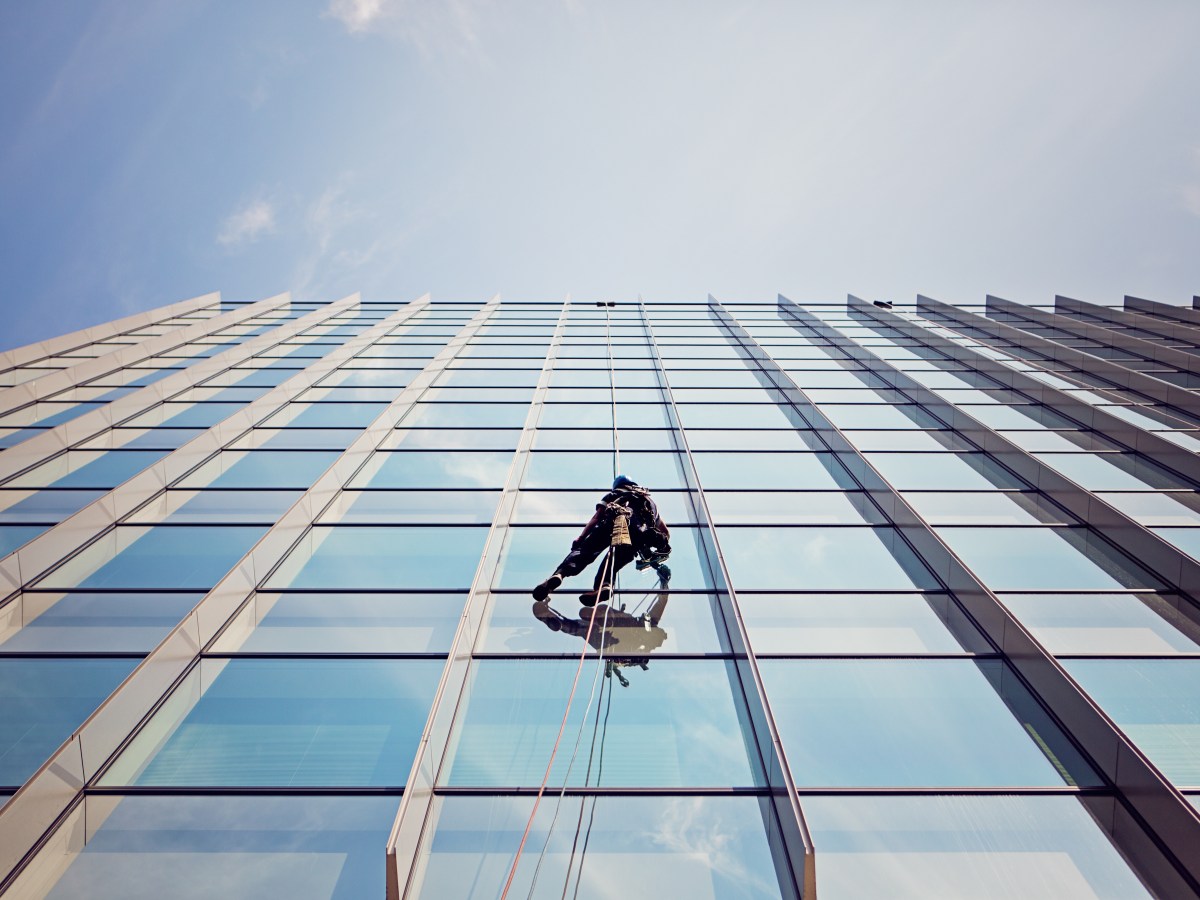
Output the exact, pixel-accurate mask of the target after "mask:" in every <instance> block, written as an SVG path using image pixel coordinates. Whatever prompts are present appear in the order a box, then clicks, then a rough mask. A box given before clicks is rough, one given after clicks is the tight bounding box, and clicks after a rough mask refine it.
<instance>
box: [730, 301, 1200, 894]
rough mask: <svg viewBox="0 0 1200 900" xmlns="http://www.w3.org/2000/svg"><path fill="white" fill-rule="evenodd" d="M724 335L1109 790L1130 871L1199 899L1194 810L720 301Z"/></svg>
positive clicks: (1199, 818)
mask: <svg viewBox="0 0 1200 900" xmlns="http://www.w3.org/2000/svg"><path fill="white" fill-rule="evenodd" d="M721 314H722V315H723V316H724V317H725V319H726V321H727V324H728V326H729V328H730V331H731V334H733V335H734V336H735V337H736V338H737V339H738V340H740V341H741V342H742V343H743V345H744V346H745V347H746V349H747V350H749V351H750V352H751V353H752V355H753V357H754V358H756V359H758V360H759V361H760V365H762V366H763V368H764V371H766V372H769V373H770V375H771V377H772V380H774V381H775V383H776V384H778V385H779V387H780V389H781V390H782V391H783V393H784V395H785V396H786V397H787V398H788V401H789V402H790V403H791V404H792V405H793V406H794V407H796V408H797V410H798V411H800V412H801V413H802V414H803V416H804V417H805V418H806V419H809V420H810V424H811V425H812V426H813V428H815V429H816V430H817V433H818V435H819V436H820V437H821V439H822V440H823V441H824V442H825V443H826V444H827V446H829V448H830V450H831V451H832V452H833V453H834V455H835V456H836V457H837V458H838V459H839V460H840V461H841V462H842V463H843V465H845V467H846V469H847V470H848V471H849V472H850V474H851V477H853V478H854V479H855V480H856V481H857V482H858V483H859V484H860V485H861V486H862V488H863V489H864V490H865V491H866V492H867V493H868V495H869V496H870V497H871V499H872V500H873V501H874V503H875V504H876V506H877V507H878V508H879V510H880V512H882V513H883V515H884V516H885V517H886V518H887V520H888V521H890V522H891V523H892V524H893V525H894V526H895V528H896V529H897V531H898V533H899V534H900V536H901V537H902V539H903V540H904V541H905V542H906V543H907V544H908V545H909V546H910V547H911V548H912V549H913V550H914V551H915V553H916V555H917V556H918V557H919V558H920V559H922V560H924V562H925V564H926V565H927V566H928V567H929V569H930V570H931V571H932V572H933V573H934V574H935V576H936V577H937V578H938V580H939V581H940V582H941V583H942V584H943V585H944V586H945V587H946V588H947V590H949V591H950V592H951V595H952V596H953V597H954V598H955V599H956V600H957V601H958V603H959V604H960V605H961V607H962V609H963V610H964V611H965V612H966V614H967V615H968V616H969V617H970V619H971V621H972V622H973V624H974V625H975V626H976V627H977V628H978V629H979V630H980V632H981V633H982V634H983V635H984V636H985V637H986V638H987V639H988V641H989V642H990V643H991V644H992V645H993V646H994V647H995V649H996V651H997V652H998V653H1000V654H1001V656H1002V657H1003V658H1004V659H1005V660H1006V661H1007V662H1008V663H1009V665H1010V666H1011V668H1012V670H1013V671H1014V672H1015V673H1016V674H1017V676H1018V677H1019V678H1020V679H1021V681H1022V682H1023V683H1024V685H1025V686H1026V687H1027V688H1028V689H1029V691H1030V693H1031V694H1032V696H1033V697H1034V698H1036V699H1037V700H1039V701H1040V703H1041V704H1042V706H1043V708H1044V709H1045V710H1046V711H1047V712H1048V714H1049V715H1050V716H1051V717H1052V718H1053V719H1054V720H1056V721H1057V723H1058V724H1059V725H1060V726H1061V727H1062V730H1063V732H1064V734H1065V735H1067V737H1068V739H1069V740H1071V741H1072V742H1073V743H1074V744H1075V745H1076V746H1077V747H1078V748H1079V749H1081V750H1082V751H1083V753H1084V754H1085V756H1086V757H1087V758H1088V761H1089V762H1090V763H1091V765H1092V766H1093V767H1094V768H1095V769H1096V770H1097V771H1098V772H1099V773H1100V774H1101V775H1102V777H1103V778H1104V779H1105V780H1106V781H1107V782H1108V783H1109V784H1110V785H1111V786H1112V787H1113V789H1114V791H1115V793H1116V797H1117V798H1118V800H1119V802H1118V803H1116V804H1114V807H1113V810H1112V818H1111V819H1110V820H1109V821H1108V822H1107V823H1106V824H1105V830H1106V831H1107V832H1108V833H1109V834H1110V835H1111V837H1112V839H1113V841H1114V842H1115V843H1116V844H1117V845H1118V846H1119V847H1120V848H1121V849H1122V850H1123V851H1124V853H1125V855H1126V857H1127V858H1128V859H1129V861H1130V862H1131V864H1132V865H1134V867H1135V868H1136V869H1137V871H1138V874H1139V875H1140V876H1141V877H1142V878H1143V879H1145V880H1146V881H1147V882H1148V883H1149V884H1151V885H1152V886H1153V887H1154V888H1155V889H1156V890H1158V891H1161V892H1162V893H1163V895H1164V896H1169V897H1172V898H1174V897H1180V898H1182V897H1200V855H1197V854H1196V853H1195V848H1196V847H1197V846H1200V813H1197V811H1196V810H1195V809H1194V808H1193V807H1192V806H1191V804H1189V803H1188V802H1187V801H1186V800H1185V799H1184V798H1183V796H1182V795H1181V794H1180V793H1179V791H1178V790H1177V789H1176V788H1175V787H1174V786H1173V785H1172V784H1170V782H1169V781H1168V780H1167V779H1166V778H1164V777H1163V776H1162V774H1161V773H1160V772H1159V771H1158V769H1157V768H1155V766H1154V765H1153V764H1152V763H1150V761H1149V760H1148V759H1147V758H1146V756H1145V755H1144V754H1143V753H1142V752H1141V750H1140V749H1139V748H1138V747H1136V746H1135V745H1134V744H1133V742H1131V741H1130V740H1129V739H1128V738H1127V737H1126V736H1125V734H1124V733H1123V732H1122V731H1121V730H1120V729H1119V728H1118V727H1117V726H1116V725H1115V724H1114V723H1113V722H1112V720H1111V719H1109V718H1108V716H1107V715H1105V713H1104V712H1103V711H1102V710H1101V709H1100V708H1099V707H1098V706H1097V705H1096V704H1095V702H1094V701H1093V700H1092V699H1091V698H1090V697H1089V696H1088V695H1087V694H1086V693H1085V692H1084V691H1083V690H1082V689H1081V688H1080V687H1079V685H1078V684H1076V682H1075V681H1074V679H1072V678H1071V676H1070V675H1069V674H1068V673H1067V671H1066V670H1065V669H1064V668H1063V667H1062V666H1061V665H1060V664H1059V663H1058V661H1057V660H1056V659H1055V658H1054V657H1053V656H1052V655H1051V654H1050V653H1048V652H1047V651H1046V649H1045V648H1044V647H1043V646H1042V645H1041V644H1040V643H1039V642H1038V641H1037V640H1036V639H1035V638H1034V637H1033V635H1032V634H1031V633H1030V632H1029V631H1028V630H1027V629H1026V628H1025V627H1024V625H1022V624H1021V622H1020V621H1019V620H1018V619H1017V618H1016V617H1015V616H1013V615H1012V613H1011V612H1009V610H1008V608H1007V607H1006V606H1004V604H1003V603H1002V602H1001V601H1000V600H999V598H998V597H997V596H996V595H995V594H994V593H993V592H992V591H991V590H990V589H989V588H988V587H987V586H986V585H984V584H983V582H982V581H980V580H979V579H978V578H977V577H976V575H975V574H974V573H973V572H972V571H971V570H970V569H969V568H967V566H966V565H965V564H964V563H963V562H962V561H961V560H960V559H959V558H958V556H957V555H956V554H955V553H954V551H953V550H952V549H951V548H950V547H949V546H947V545H946V544H945V543H944V542H943V541H942V539H941V538H940V536H938V534H937V533H936V532H935V531H934V530H933V529H932V528H930V526H929V525H928V523H926V522H925V520H924V519H923V518H921V517H920V516H919V515H918V514H917V513H916V511H915V510H913V508H912V507H911V506H909V505H908V502H907V501H906V500H905V499H904V497H903V496H902V495H901V494H900V493H898V492H897V491H896V490H895V489H894V488H893V487H892V486H891V485H890V484H889V483H888V482H887V480H886V479H885V478H884V477H883V476H882V475H880V474H879V472H878V471H877V470H876V469H875V468H874V467H873V466H872V465H871V464H870V462H869V461H868V460H867V459H866V457H864V456H863V455H862V453H861V452H860V451H859V450H858V449H857V448H856V447H855V446H854V445H853V444H852V443H851V442H850V441H849V439H848V438H846V436H845V435H844V434H842V432H841V429H839V428H837V427H836V426H835V425H834V424H833V423H832V422H831V421H830V420H829V419H828V418H827V417H826V416H825V415H824V413H822V412H821V411H820V409H819V408H818V407H817V406H816V405H815V404H813V403H812V401H811V400H809V399H808V397H807V395H805V393H804V391H803V390H802V389H801V388H800V387H799V385H797V384H796V383H795V381H794V380H793V379H792V378H791V376H790V375H789V374H788V373H787V372H786V371H785V370H784V369H783V368H782V367H781V366H780V365H779V364H778V363H777V362H776V361H775V360H774V359H773V358H772V357H771V355H770V353H768V352H767V351H766V350H765V349H764V348H763V347H762V346H761V345H759V344H758V342H757V341H755V340H754V338H753V336H751V335H750V334H749V333H748V332H746V330H745V329H744V328H743V327H742V326H741V325H740V324H739V323H737V321H736V319H734V318H733V316H732V315H731V314H730V313H729V312H728V311H727V310H725V309H724V307H721Z"/></svg>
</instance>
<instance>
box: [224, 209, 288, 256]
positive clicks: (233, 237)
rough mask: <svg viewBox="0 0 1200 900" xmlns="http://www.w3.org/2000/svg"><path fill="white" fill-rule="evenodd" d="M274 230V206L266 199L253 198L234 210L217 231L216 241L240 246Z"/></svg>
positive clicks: (227, 245)
mask: <svg viewBox="0 0 1200 900" xmlns="http://www.w3.org/2000/svg"><path fill="white" fill-rule="evenodd" d="M274 230H275V207H274V206H272V205H271V203H270V201H267V200H254V201H252V202H250V203H248V204H246V205H245V206H243V207H242V208H241V209H239V210H237V211H236V212H234V213H233V214H232V215H231V216H230V217H229V218H228V219H226V220H225V223H224V224H223V225H222V226H221V230H220V231H219V232H218V233H217V243H218V244H221V245H222V246H225V247H240V246H243V245H245V244H250V243H253V242H254V241H256V240H258V239H259V238H260V237H262V236H263V235H264V234H270V233H271V232H273V231H274Z"/></svg>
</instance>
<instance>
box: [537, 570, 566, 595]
mask: <svg viewBox="0 0 1200 900" xmlns="http://www.w3.org/2000/svg"><path fill="white" fill-rule="evenodd" d="M561 584H562V576H561V575H559V574H558V573H557V572H555V573H554V574H553V575H551V576H550V577H549V578H547V579H546V580H545V581H543V582H542V583H541V584H539V585H538V586H537V587H535V588H534V589H533V599H534V600H545V599H546V598H547V597H549V596H550V594H551V593H553V592H554V591H555V590H557V589H558V587H559V585H561Z"/></svg>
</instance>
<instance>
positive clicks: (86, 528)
mask: <svg viewBox="0 0 1200 900" xmlns="http://www.w3.org/2000/svg"><path fill="white" fill-rule="evenodd" d="M352 299H353V298H347V301H343V302H347V305H350V303H349V301H352ZM323 312H327V310H318V311H317V312H314V313H311V314H310V315H312V316H316V317H318V318H319V317H320V314H321V313H323ZM369 333H370V332H364V335H366V334H369ZM365 343H369V339H368V340H367V341H365ZM365 343H364V336H362V335H360V336H359V337H358V338H351V340H350V341H348V342H347V343H346V345H345V347H344V349H345V350H346V352H349V351H350V349H351V348H353V347H357V346H359V345H360V344H363V345H365ZM335 358H336V357H332V356H326V357H323V358H321V359H315V360H313V361H312V364H311V365H310V366H308V367H307V368H305V369H300V370H298V371H297V372H296V374H295V375H292V376H291V377H290V378H288V379H286V380H284V381H282V382H280V384H278V385H276V386H275V387H273V388H271V389H270V390H268V391H267V393H265V394H263V395H262V396H261V397H259V398H258V399H256V400H253V401H250V402H249V403H247V404H245V405H244V406H242V408H240V409H239V410H237V411H236V412H234V413H231V414H230V415H229V416H227V417H226V418H224V419H222V420H221V421H220V422H218V423H217V424H215V425H213V426H211V427H210V428H208V429H206V430H205V431H203V432H202V433H201V434H199V435H197V436H196V437H194V438H192V439H191V440H190V441H187V442H186V443H184V444H183V445H181V446H180V447H178V448H177V449H175V450H173V451H171V452H169V453H167V454H166V455H165V456H163V457H162V458H161V459H159V460H158V461H157V462H154V463H152V464H151V465H149V466H147V467H146V468H144V469H143V470H142V471H140V472H138V473H137V474H135V475H132V476H130V477H129V478H128V479H126V480H125V481H124V482H123V483H121V484H120V485H118V486H117V487H115V488H113V489H112V490H111V491H108V492H107V493H105V494H103V495H101V496H100V497H99V498H97V499H96V500H93V501H92V502H91V503H89V504H88V505H87V506H85V507H83V508H82V509H80V510H78V511H77V512H75V513H73V514H72V515H70V516H68V517H67V518H66V519H63V520H62V521H61V522H59V523H57V524H56V525H55V526H54V527H53V528H51V529H50V530H48V531H45V532H43V533H42V534H40V535H38V536H37V537H35V538H33V539H32V540H30V541H29V542H28V543H26V544H24V545H22V546H21V547H18V548H17V549H15V550H13V551H12V552H11V553H9V554H8V555H7V556H5V557H3V558H2V559H0V583H3V584H4V585H5V586H6V587H7V589H8V590H7V591H6V592H5V593H6V594H7V593H9V592H12V591H16V590H19V589H20V588H22V587H24V586H25V585H27V584H29V583H30V582H32V581H33V580H34V579H37V578H41V577H42V576H44V575H45V574H46V573H48V572H50V571H51V570H52V569H54V568H56V567H57V566H58V565H59V564H61V563H62V562H64V561H66V559H67V558H69V557H70V556H71V555H73V554H74V553H75V552H77V551H79V550H81V549H83V548H84V547H85V546H87V545H88V544H89V543H91V542H92V541H94V540H96V539H97V538H99V537H100V536H102V535H103V534H105V533H107V532H108V530H109V529H110V528H111V527H112V526H113V525H114V524H116V523H117V522H118V521H120V520H121V519H123V518H124V517H126V516H128V515H131V514H133V513H134V512H136V511H137V510H138V509H139V508H141V507H142V506H144V505H145V504H147V503H149V502H151V501H152V500H154V499H156V498H157V497H159V496H161V495H162V494H163V493H164V492H165V491H166V490H167V489H168V487H169V486H170V485H171V484H173V483H174V482H175V481H176V480H177V479H178V478H180V477H181V476H183V475H185V474H186V473H187V472H188V471H190V470H191V469H193V468H194V467H195V466H196V465H198V464H200V463H201V462H202V461H204V460H207V459H209V458H211V457H212V456H214V455H215V454H216V453H218V452H220V450H221V449H222V448H224V447H225V446H226V445H227V444H228V443H229V442H231V441H233V440H236V439H237V438H238V437H240V436H242V435H243V434H245V433H246V432H248V431H249V430H250V429H252V428H253V427H254V425H255V424H256V423H257V422H258V421H259V420H261V419H262V418H265V417H266V416H268V415H270V414H271V413H272V412H274V411H275V410H276V409H278V408H281V407H282V406H283V405H285V404H286V403H288V402H289V401H290V400H291V399H292V398H294V397H295V396H297V395H299V394H300V393H301V392H302V391H303V390H305V389H307V388H308V387H310V386H311V385H312V384H314V383H316V382H317V381H318V380H319V379H320V378H321V377H323V376H324V375H326V374H327V373H328V372H329V371H332V369H333V368H335V367H336V362H335V361H334V359H335ZM197 524H206V523H197ZM2 603H3V601H0V604H2Z"/></svg>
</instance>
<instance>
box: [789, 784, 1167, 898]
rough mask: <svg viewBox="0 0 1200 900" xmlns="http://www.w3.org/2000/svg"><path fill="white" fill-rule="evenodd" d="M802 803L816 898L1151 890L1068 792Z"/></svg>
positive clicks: (1135, 893) (1108, 894)
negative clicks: (813, 854)
mask: <svg viewBox="0 0 1200 900" xmlns="http://www.w3.org/2000/svg"><path fill="white" fill-rule="evenodd" d="M1084 802H1087V801H1084ZM1101 802H1103V801H1101ZM1109 802H1111V801H1109ZM801 805H802V806H803V809H804V817H805V820H806V821H807V823H808V827H809V830H810V831H811V832H812V836H813V842H814V844H815V847H816V853H817V857H818V859H819V860H820V861H821V862H820V865H818V866H817V890H818V891H819V894H820V896H821V898H822V900H826V898H833V900H857V898H866V897H888V898H895V900H928V898H933V897H964V898H965V897H971V898H974V900H1009V898H1013V897H1026V898H1033V897H1037V898H1041V900H1058V898H1065V897H1073V898H1103V900H1125V898H1131V900H1132V898H1137V897H1149V896H1150V894H1149V893H1147V891H1146V889H1145V888H1144V887H1142V885H1141V883H1140V882H1139V881H1138V880H1137V878H1136V877H1135V876H1134V874H1133V873H1132V872H1131V871H1130V870H1129V867H1128V866H1127V865H1126V864H1125V862H1124V860H1122V859H1121V856H1120V854H1118V852H1117V851H1116V849H1114V848H1113V846H1112V844H1110V843H1109V842H1108V839H1107V838H1106V837H1105V836H1104V834H1103V832H1101V830H1100V828H1099V827H1098V826H1097V824H1096V820H1095V819H1093V818H1092V816H1091V815H1089V813H1088V811H1087V810H1086V809H1085V807H1084V806H1083V804H1082V803H1081V802H1080V801H1079V800H1077V799H1076V798H1074V797H1015V796H1005V795H1000V796H991V797H986V796H984V797H981V796H960V797H947V796H940V797H870V796H866V797H820V796H805V797H802V798H801Z"/></svg>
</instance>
